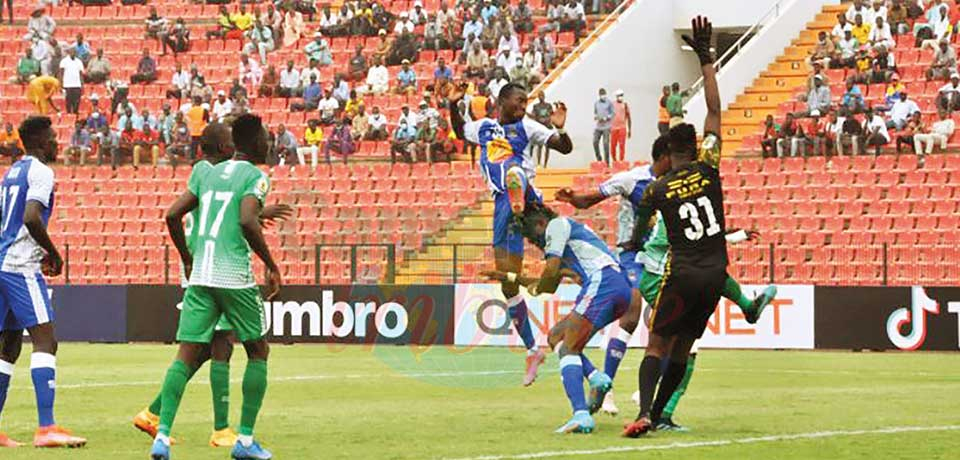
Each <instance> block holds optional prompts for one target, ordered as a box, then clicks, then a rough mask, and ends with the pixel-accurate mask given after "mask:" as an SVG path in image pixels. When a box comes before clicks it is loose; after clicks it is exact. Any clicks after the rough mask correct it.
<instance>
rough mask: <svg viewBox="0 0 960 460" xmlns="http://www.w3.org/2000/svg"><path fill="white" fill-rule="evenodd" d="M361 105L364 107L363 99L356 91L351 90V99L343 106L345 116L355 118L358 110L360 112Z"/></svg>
mask: <svg viewBox="0 0 960 460" xmlns="http://www.w3.org/2000/svg"><path fill="white" fill-rule="evenodd" d="M334 97H336V96H334ZM361 105H363V98H361V97H360V96H359V95H357V92H356V90H351V91H350V97H349V98H348V99H347V102H345V103H344V105H343V114H344V115H345V116H348V117H350V118H354V115H356V114H357V110H359V108H360V106H361Z"/></svg>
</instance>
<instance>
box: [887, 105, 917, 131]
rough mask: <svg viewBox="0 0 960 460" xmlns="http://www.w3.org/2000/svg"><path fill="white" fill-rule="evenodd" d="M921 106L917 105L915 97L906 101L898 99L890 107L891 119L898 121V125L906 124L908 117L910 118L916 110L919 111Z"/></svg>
mask: <svg viewBox="0 0 960 460" xmlns="http://www.w3.org/2000/svg"><path fill="white" fill-rule="evenodd" d="M919 111H920V106H919V105H917V103H916V102H914V101H913V99H907V100H906V101H897V102H894V103H893V107H891V108H890V120H892V121H894V122H896V123H897V124H898V125H900V126H903V125H904V124H906V122H907V119H908V118H910V116H911V115H913V114H914V112H919Z"/></svg>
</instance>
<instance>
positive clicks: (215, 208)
mask: <svg viewBox="0 0 960 460" xmlns="http://www.w3.org/2000/svg"><path fill="white" fill-rule="evenodd" d="M194 173H195V174H193V175H191V177H190V183H189V188H190V192H191V193H193V194H194V195H196V197H197V198H198V199H199V200H200V206H199V208H198V209H197V216H196V217H195V219H196V223H195V224H194V228H195V229H194V230H193V232H192V233H193V234H194V236H193V243H192V247H191V250H192V251H193V272H192V273H191V274H190V285H191V286H207V287H215V288H229V289H240V288H247V287H252V286H254V285H255V282H254V278H253V271H252V270H251V268H250V245H248V244H247V240H246V239H245V238H244V237H243V230H242V229H241V228H240V202H241V201H243V199H244V198H245V197H247V196H253V197H255V198H256V199H257V200H259V201H260V204H261V205H262V204H263V201H264V199H266V197H267V192H269V191H270V180H269V179H268V178H267V175H266V174H265V173H264V172H263V171H260V170H259V169H257V167H256V166H254V165H252V164H250V163H249V162H247V161H236V160H228V161H224V162H222V163H219V164H217V165H216V166H213V167H212V168H210V169H209V170H207V172H205V173H200V172H198V171H197V169H196V168H195V169H194ZM194 176H196V177H194Z"/></svg>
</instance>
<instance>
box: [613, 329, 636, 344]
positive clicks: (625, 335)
mask: <svg viewBox="0 0 960 460" xmlns="http://www.w3.org/2000/svg"><path fill="white" fill-rule="evenodd" d="M631 337H633V333H632V332H627V331H625V330H623V329H620V331H619V332H617V338H618V339H620V341H622V342H623V343H630V338H631Z"/></svg>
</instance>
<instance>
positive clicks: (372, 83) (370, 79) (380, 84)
mask: <svg viewBox="0 0 960 460" xmlns="http://www.w3.org/2000/svg"><path fill="white" fill-rule="evenodd" d="M367 89H368V90H369V91H371V92H374V93H385V92H387V90H388V89H390V72H388V71H387V68H386V67H384V66H383V65H382V64H381V65H378V66H373V67H371V68H370V69H368V70H367Z"/></svg>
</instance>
